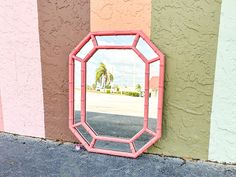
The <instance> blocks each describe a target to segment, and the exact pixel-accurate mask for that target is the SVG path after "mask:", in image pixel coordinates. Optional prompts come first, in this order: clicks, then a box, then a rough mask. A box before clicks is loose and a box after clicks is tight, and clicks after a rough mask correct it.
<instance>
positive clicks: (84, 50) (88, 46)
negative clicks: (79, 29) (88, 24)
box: [76, 39, 94, 59]
mask: <svg viewBox="0 0 236 177" xmlns="http://www.w3.org/2000/svg"><path fill="white" fill-rule="evenodd" d="M93 47H94V46H93V42H92V40H91V39H90V40H89V41H88V42H87V43H86V44H85V45H84V46H83V48H82V49H81V50H80V51H79V52H78V53H77V54H76V56H77V57H79V58H81V59H84V58H85V57H86V55H87V54H88V53H89V52H90V51H91V50H92V49H93Z"/></svg>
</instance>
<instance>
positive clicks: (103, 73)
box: [96, 63, 114, 88]
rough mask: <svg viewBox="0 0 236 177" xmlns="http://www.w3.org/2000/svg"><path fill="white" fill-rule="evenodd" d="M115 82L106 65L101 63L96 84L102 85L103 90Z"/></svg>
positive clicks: (97, 71)
mask: <svg viewBox="0 0 236 177" xmlns="http://www.w3.org/2000/svg"><path fill="white" fill-rule="evenodd" d="M113 80H114V77H113V75H112V74H111V72H110V71H108V70H107V68H106V65H105V64H104V63H100V65H99V67H98V68H97V70H96V83H97V82H98V83H100V84H101V86H102V88H105V86H109V85H110V83H111V82H112V81H113Z"/></svg>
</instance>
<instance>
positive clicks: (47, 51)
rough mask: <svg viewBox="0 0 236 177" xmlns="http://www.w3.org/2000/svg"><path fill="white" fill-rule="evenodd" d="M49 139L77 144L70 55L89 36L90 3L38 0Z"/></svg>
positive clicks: (46, 123) (83, 0) (46, 125)
mask: <svg viewBox="0 0 236 177" xmlns="http://www.w3.org/2000/svg"><path fill="white" fill-rule="evenodd" d="M38 13H39V33H40V48H41V61H42V75H43V76H42V77H43V93H44V107H45V110H44V111H45V131H46V132H45V133H46V137H47V138H52V139H63V140H71V141H74V140H75V138H74V136H73V135H72V133H70V130H69V128H68V127H69V126H68V56H69V53H70V52H71V51H72V49H73V48H74V47H75V46H76V45H77V44H78V43H79V42H80V41H81V40H82V39H83V38H84V37H85V35H87V34H88V33H89V28H90V20H89V19H90V4H89V0H69V1H64V0H59V1H58V0H52V1H42V0H38Z"/></svg>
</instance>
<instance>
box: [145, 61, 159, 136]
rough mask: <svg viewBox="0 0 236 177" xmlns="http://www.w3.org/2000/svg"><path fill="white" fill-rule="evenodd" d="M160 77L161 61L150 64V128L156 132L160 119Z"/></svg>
mask: <svg viewBox="0 0 236 177" xmlns="http://www.w3.org/2000/svg"><path fill="white" fill-rule="evenodd" d="M159 76H160V61H156V62H154V63H151V64H150V74H149V111H148V113H149V116H148V117H149V121H148V128H149V129H150V130H152V131H154V132H156V126H157V118H158V88H159Z"/></svg>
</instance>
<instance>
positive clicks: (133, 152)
mask: <svg viewBox="0 0 236 177" xmlns="http://www.w3.org/2000/svg"><path fill="white" fill-rule="evenodd" d="M114 35H135V39H134V41H133V43H132V45H130V46H109V45H106V46H99V45H98V44H97V41H96V36H114ZM139 38H142V39H143V40H145V41H146V42H147V44H148V45H149V46H150V47H151V48H152V49H153V51H154V52H155V53H156V54H157V55H158V57H157V58H153V59H151V60H148V59H147V58H146V57H145V56H144V55H143V54H142V53H141V52H140V51H139V50H138V49H137V48H136V45H137V43H138V40H139ZM90 39H91V41H92V43H93V45H94V47H93V49H92V50H91V51H90V52H89V53H88V54H87V55H86V56H85V58H84V59H82V58H79V57H77V56H76V54H77V53H78V52H79V51H80V50H81V48H82V47H83V46H84V45H85V44H86V43H87V42H88V41H89V40H90ZM99 49H132V50H133V51H134V52H135V53H136V54H137V55H138V56H139V57H140V59H141V60H142V61H143V62H144V63H145V93H149V72H150V71H149V70H150V64H151V63H153V62H156V61H158V60H159V61H160V74H159V75H160V76H159V91H158V107H157V109H158V115H157V125H156V131H155V132H153V131H152V130H150V129H149V128H148V106H149V105H148V104H149V94H144V125H143V128H142V129H141V130H140V131H139V132H138V133H137V134H136V135H134V136H133V137H132V138H131V139H126V138H116V137H107V136H99V135H98V134H97V133H96V132H95V131H94V130H93V129H92V128H91V126H90V125H89V124H88V123H87V122H86V62H87V61H88V60H89V59H90V58H91V57H92V56H93V54H94V53H95V52H96V51H97V50H99ZM164 58H165V57H164V54H163V53H162V52H161V51H160V50H159V49H158V48H157V47H156V46H155V45H154V44H153V43H152V42H151V41H150V39H149V38H148V37H147V36H146V35H145V34H144V33H143V32H141V31H105V32H91V33H89V34H88V35H87V36H86V37H85V38H84V39H83V40H82V41H81V42H80V43H79V45H78V46H76V48H75V49H74V50H73V51H72V52H71V53H70V55H69V128H70V130H71V131H72V133H73V134H74V135H75V136H76V138H77V139H78V140H79V141H80V142H81V143H82V145H83V146H84V147H85V148H86V149H87V150H88V151H89V152H95V153H102V154H109V155H116V156H123V157H131V158H137V157H138V156H139V155H140V154H142V153H143V152H145V151H146V150H147V149H148V148H149V147H150V146H151V145H153V144H154V143H156V142H157V141H158V140H159V139H160V138H161V134H162V108H163V93H164V65H165V60H164ZM74 60H77V61H79V62H81V119H80V122H79V123H74V122H75V115H74ZM80 126H82V127H83V128H84V129H85V130H86V131H87V132H88V133H89V135H90V136H91V137H92V141H91V142H88V141H87V140H86V138H84V137H83V135H82V134H80V133H79V132H78V131H77V128H78V127H80ZM144 132H146V133H149V134H150V135H151V136H153V138H152V139H151V140H150V141H149V142H147V143H146V144H145V145H144V146H143V147H142V148H140V149H138V150H137V149H136V148H135V144H134V141H135V140H136V139H138V138H139V137H140V136H141V135H142V134H143V133H144ZM97 140H102V141H110V142H117V143H125V144H128V145H129V146H130V150H131V152H122V151H116V150H107V149H101V148H96V147H94V145H95V143H96V141H97Z"/></svg>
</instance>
